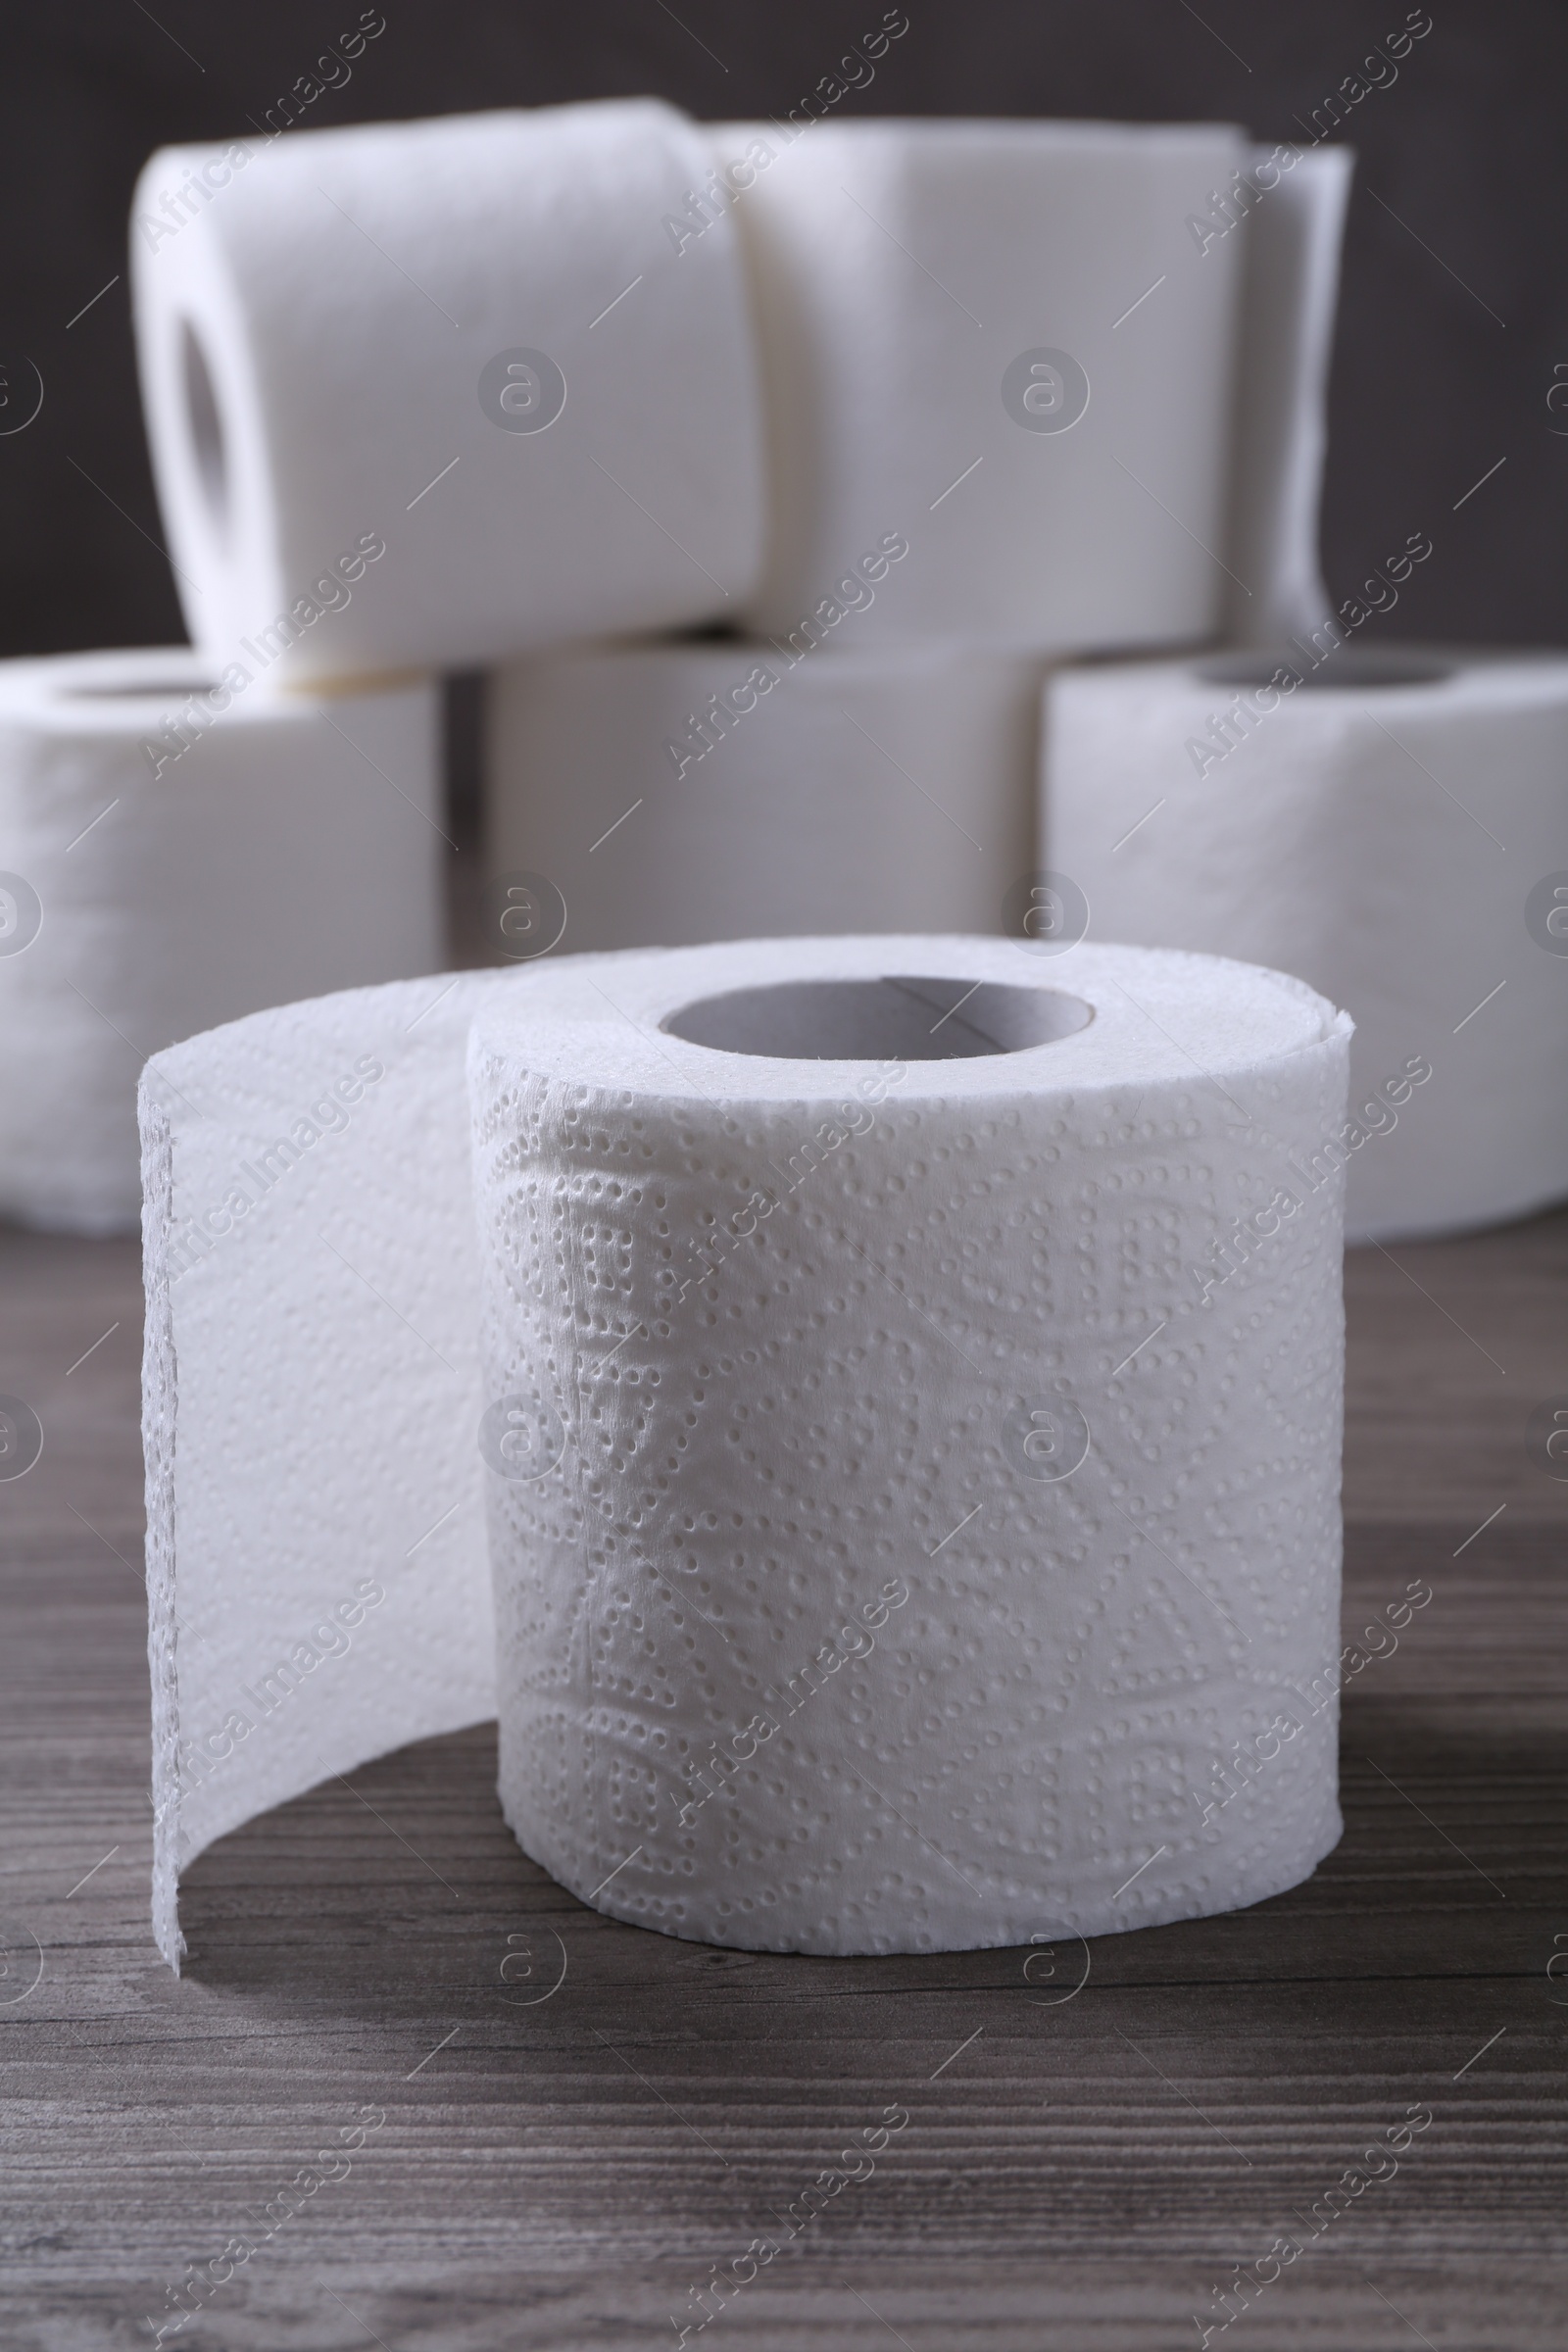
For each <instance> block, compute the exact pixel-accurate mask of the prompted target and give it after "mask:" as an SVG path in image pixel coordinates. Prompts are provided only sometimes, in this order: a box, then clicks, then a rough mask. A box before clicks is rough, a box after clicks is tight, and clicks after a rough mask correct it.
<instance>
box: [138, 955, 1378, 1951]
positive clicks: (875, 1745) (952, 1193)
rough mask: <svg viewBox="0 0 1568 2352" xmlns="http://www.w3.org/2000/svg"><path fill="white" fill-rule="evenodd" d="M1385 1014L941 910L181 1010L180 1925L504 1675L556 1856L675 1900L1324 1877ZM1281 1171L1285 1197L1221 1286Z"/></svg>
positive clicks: (768, 1934)
mask: <svg viewBox="0 0 1568 2352" xmlns="http://www.w3.org/2000/svg"><path fill="white" fill-rule="evenodd" d="M1346 1035H1347V1023H1346V1021H1345V1019H1344V1017H1343V1016H1341V1015H1336V1014H1335V1013H1334V1011H1333V1009H1332V1007H1331V1006H1329V1005H1326V1004H1324V1003H1323V1002H1322V1001H1321V1000H1320V999H1318V998H1316V997H1314V996H1313V995H1312V994H1311V992H1310V991H1309V990H1307V989H1306V988H1304V987H1303V986H1302V985H1301V984H1300V983H1299V982H1296V981H1292V980H1289V979H1285V978H1282V977H1281V976H1279V975H1277V974H1271V973H1266V972H1259V971H1256V970H1251V969H1249V968H1246V967H1242V966H1239V965H1235V964H1227V963H1222V962H1218V961H1215V960H1213V959H1209V958H1204V957H1190V956H1169V955H1157V954H1156V955H1151V954H1145V953H1140V952H1139V951H1136V950H1126V951H1123V950H1109V949H1099V948H1091V947H1088V946H1086V945H1080V946H1079V947H1077V948H1075V949H1073V950H1071V951H1070V952H1068V953H1066V954H1063V955H1060V956H1053V955H1052V954H1050V953H1049V952H1042V951H1041V950H1040V949H1039V947H1038V946H1024V945H1018V944H1014V943H1012V942H1010V941H1006V940H984V939H974V938H951V937H932V936H929V935H910V936H905V937H895V938H862V939H850V940H799V939H793V940H782V941H772V942H765V941H764V942H750V943H741V944H737V945H732V946H728V947H722V948H699V949H686V950H670V951H650V952H644V953H636V954H627V955H617V956H564V957H559V958H554V959H546V960H544V961H542V962H539V963H535V964H534V965H532V966H531V967H529V968H528V969H526V970H520V971H513V972H493V973H492V972H476V973H467V974H461V975H451V976H448V977H446V978H444V979H442V978H437V979H431V980H427V981H424V982H420V983H410V984H403V985H400V986H396V987H392V988H384V989H374V990H362V991H357V992H354V993H352V994H349V995H345V996H339V997H334V998H328V999H325V1000H322V1001H320V1002H318V1003H315V1004H305V1005H291V1006H287V1007H284V1008H283V1009H281V1010H278V1011H272V1012H266V1013H261V1014H257V1015H255V1016H253V1017H252V1018H250V1019H248V1020H245V1021H242V1022H239V1023H236V1024H234V1025H232V1026H231V1027H229V1028H226V1029H222V1030H218V1031H215V1032H213V1033H211V1034H209V1035H206V1036H204V1037H200V1038H195V1039H192V1040H190V1041H188V1042H187V1043H185V1044H184V1045H181V1046H177V1047H174V1048H172V1049H171V1050H170V1051H169V1052H168V1053H167V1054H162V1055H160V1056H159V1057H158V1059H157V1061H156V1062H155V1063H154V1065H153V1066H152V1068H151V1069H150V1070H149V1072H148V1075H147V1079H146V1081H145V1083H144V1088H143V1098H142V1110H143V1136H144V1145H145V1165H146V1180H147V1200H148V1208H147V1220H146V1235H147V1250H146V1266H147V1285H148V1322H147V1342H146V1386H145V1422H144V1425H145V1434H146V1441H147V1461H148V1521H149V1537H148V1562H149V1590H150V1593H151V1595H152V1631H151V1636H150V1642H151V1655H152V1667H153V1686H154V1726H155V1740H154V1776H155V1777H154V1791H155V1824H156V1840H157V1879H156V1894H155V1917H156V1920H157V1926H158V1934H159V1939H160V1943H161V1947H162V1948H163V1950H164V1951H165V1953H166V1955H167V1956H168V1957H169V1958H170V1959H171V1960H172V1961H173V1962H175V1963H176V1964H177V1957H178V1953H179V1950H180V1948H181V1946H180V1938H179V1929H178V1923H177V1916H176V1887H177V1878H178V1874H179V1871H180V1870H181V1868H183V1867H184V1865H185V1864H186V1863H187V1862H188V1861H189V1860H190V1859H191V1857H192V1856H193V1855H194V1854H195V1853H197V1852H198V1851H200V1850H201V1848H202V1847H203V1846H204V1845H206V1844H207V1843H209V1842H210V1841H211V1840H212V1839H213V1838H216V1837H218V1836H220V1835H221V1834H222V1833H223V1831H225V1830H227V1829H230V1828H232V1827H234V1826H235V1825H236V1824H237V1823H239V1822H242V1821H244V1820H246V1819H247V1818H249V1817H250V1816H252V1815H253V1814H255V1813H258V1812H260V1811H262V1810H264V1809H265V1808H267V1807H268V1806H270V1805H272V1804H276V1803H278V1802H279V1801H281V1800H282V1799H283V1798H285V1797H288V1796H292V1795H295V1794H297V1793H299V1792H300V1791H301V1790H302V1789H306V1788H309V1787H311V1786H312V1785H314V1784H315V1783H316V1782H318V1781H319V1780H321V1779H322V1778H324V1777H325V1776H326V1774H328V1773H329V1772H333V1771H340V1772H341V1771H348V1770H350V1769H352V1767H353V1766H354V1765H355V1764H356V1763H360V1762H363V1761H365V1760H366V1759H367V1758H368V1757H370V1756H372V1755H376V1754H380V1753H384V1752H385V1751H386V1750H388V1749H390V1748H392V1747H394V1746H397V1745H399V1744H401V1743H403V1742H405V1741H407V1740H414V1739H417V1738H421V1737H426V1736H429V1735H431V1734H433V1733H437V1732H441V1731H446V1730H451V1729H455V1728H457V1727H458V1726H460V1725H463V1724H466V1723H470V1722H473V1721H475V1720H477V1719H478V1718H480V1717H482V1716H485V1715H488V1714H490V1713H492V1712H494V1711H495V1710H496V1709H497V1708H498V1707H499V1712H500V1717H501V1727H502V1728H501V1739H502V1766H501V1787H502V1794H503V1801H504V1804H505V1806H506V1810H507V1814H508V1818H509V1820H510V1821H511V1822H512V1824H513V1827H514V1828H515V1831H516V1833H517V1835H518V1837H519V1838H520V1839H521V1841H522V1842H523V1844H524V1845H525V1847H526V1848H527V1850H528V1851H529V1852H530V1853H531V1854H533V1855H534V1856H535V1857H536V1858H538V1859H540V1860H541V1861H543V1862H544V1863H545V1864H546V1865H547V1867H549V1868H550V1869H551V1870H553V1871H554V1872H555V1873H556V1874H557V1876H558V1877H559V1878H560V1879H561V1881H562V1883H563V1884H564V1886H566V1887H569V1888H571V1889H572V1890H573V1891H574V1892H576V1893H577V1894H579V1895H580V1896H581V1897H582V1898H583V1899H584V1900H585V1901H590V1902H593V1903H596V1904H597V1905H599V1907H600V1908H602V1909H604V1910H607V1911H610V1912H612V1913H613V1915H615V1916H617V1917H620V1918H623V1919H628V1920H633V1921H637V1922H639V1923H641V1924H644V1925H647V1926H650V1927H654V1928H658V1929H661V1930H662V1931H663V1932H665V1933H670V1934H675V1935H683V1936H698V1937H707V1938H710V1939H711V1940H715V1941H719V1942H724V1943H730V1944H737V1945H744V1946H749V1947H757V1948H764V1947H765V1948H771V1949H786V1950H807V1951H837V1952H853V1951H875V1950H892V1949H930V1948H941V1947H943V1946H973V1945H980V1944H988V1943H990V1944H996V1943H1006V1942H1018V1943H1022V1942H1027V1941H1028V1939H1029V1938H1030V1937H1031V1936H1036V1935H1039V1934H1043V1933H1056V1932H1060V1931H1063V1930H1074V1931H1076V1932H1077V1933H1079V1934H1081V1935H1090V1934H1094V1933H1098V1932H1103V1931H1110V1930H1114V1929H1117V1928H1122V1927H1133V1926H1141V1925H1149V1924H1152V1923H1153V1922H1156V1921H1159V1920H1164V1919H1173V1918H1179V1917H1186V1916H1192V1915H1196V1914H1200V1913H1203V1912H1208V1911H1215V1910H1221V1909H1225V1908H1228V1907H1231V1906H1234V1905H1237V1904H1241V1903H1247V1902H1252V1901H1256V1900H1258V1899H1260V1898H1261V1897H1262V1896H1264V1895H1267V1894H1270V1893H1274V1892H1277V1891H1278V1890H1279V1889H1281V1888H1282V1887H1287V1886H1290V1885H1292V1884H1294V1883H1295V1882H1296V1881H1298V1880H1299V1879H1300V1878H1302V1877H1303V1876H1305V1875H1306V1874H1307V1873H1308V1872H1309V1871H1310V1870H1311V1869H1312V1867H1313V1866H1314V1864H1315V1863H1316V1861H1317V1860H1318V1859H1319V1858H1320V1857H1321V1855H1322V1854H1323V1853H1324V1852H1326V1851H1327V1850H1328V1848H1329V1847H1330V1846H1331V1845H1332V1844H1333V1842H1334V1840H1335V1838H1337V1836H1338V1834H1339V1813H1338V1807H1337V1803H1336V1781H1335V1748H1336V1725H1335V1715H1336V1705H1335V1688H1336V1677H1335V1674H1334V1661H1335V1660H1336V1659H1337V1657H1338V1651H1339V1631H1338V1588H1339V1522H1338V1508H1337V1503H1338V1481H1339V1455H1340V1416H1341V1362H1342V1328H1341V1309H1340V1287H1339V1263H1340V1243H1341V1189H1342V1188H1341V1185H1340V1181H1339V1178H1338V1176H1337V1175H1336V1174H1335V1173H1334V1172H1333V1171H1331V1172H1330V1175H1329V1176H1328V1178H1327V1180H1326V1181H1325V1182H1324V1183H1323V1184H1322V1185H1321V1186H1319V1187H1317V1188H1315V1189H1313V1190H1311V1191H1303V1192H1302V1194H1301V1197H1300V1198H1299V1201H1297V1202H1296V1203H1295V1205H1294V1206H1293V1207H1292V1208H1290V1209H1289V1210H1287V1209H1285V1208H1283V1207H1281V1206H1280V1201H1281V1196H1282V1193H1283V1192H1284V1191H1285V1189H1286V1188H1287V1185H1288V1178H1287V1176H1286V1175H1285V1173H1284V1172H1283V1171H1284V1169H1285V1167H1286V1165H1287V1163H1288V1162H1289V1161H1290V1160H1292V1159H1299V1158H1301V1157H1303V1156H1304V1155H1305V1154H1307V1153H1308V1152H1310V1150H1311V1149H1312V1147H1313V1145H1314V1143H1315V1141H1316V1139H1317V1138H1318V1137H1319V1136H1320V1135H1321V1134H1323V1133H1324V1132H1327V1131H1332V1130H1334V1129H1336V1128H1337V1127H1338V1125H1339V1124H1340V1123H1341V1122H1342V1121H1343V1116H1344V1087H1345V1054H1346ZM465 1064H467V1076H468V1083H467V1088H466V1086H465ZM333 1096H335V1097H336V1098H337V1099H338V1100H340V1101H341V1103H342V1105H343V1113H342V1117H341V1118H340V1119H337V1120H335V1121H332V1122H330V1123H329V1125H328V1126H326V1127H323V1128H322V1131H321V1132H320V1134H319V1138H318V1140H317V1141H316V1142H314V1143H312V1144H311V1145H309V1147H303V1146H296V1147H294V1148H293V1149H292V1151H290V1149H289V1147H288V1139H289V1138H290V1136H291V1135H293V1134H294V1133H295V1132H296V1130H295V1129H294V1126H293V1123H292V1122H293V1117H294V1114H295V1112H296V1110H297V1108H298V1106H299V1105H300V1104H302V1103H316V1102H320V1101H322V1100H323V1099H328V1098H331V1097H333ZM470 1103H471V1117H470ZM470 1139H471V1140H470ZM215 1209H217V1210H218V1211H219V1213H218V1214H217V1215H216V1217H215V1215H214V1213H213V1212H214V1210H215ZM1244 1218H1247V1219H1250V1220H1251V1221H1252V1224H1253V1225H1254V1226H1255V1225H1257V1224H1258V1223H1262V1224H1265V1225H1269V1226H1270V1232H1271V1236H1272V1238H1271V1240H1270V1242H1269V1243H1268V1244H1266V1245H1257V1246H1254V1248H1253V1249H1252V1250H1251V1251H1250V1253H1249V1255H1248V1256H1247V1258H1246V1261H1245V1262H1244V1263H1241V1264H1239V1265H1238V1266H1237V1268H1236V1269H1235V1271H1234V1273H1233V1275H1232V1277H1231V1278H1230V1279H1229V1280H1227V1281H1225V1282H1222V1283H1217V1282H1215V1281H1213V1280H1208V1279H1205V1280H1195V1279H1194V1270H1195V1268H1198V1269H1201V1268H1203V1267H1205V1266H1206V1265H1207V1263H1208V1257H1209V1253H1210V1251H1211V1249H1212V1246H1213V1243H1214V1240H1215V1237H1216V1235H1219V1234H1225V1233H1230V1232H1232V1231H1233V1230H1234V1229H1235V1227H1236V1225H1237V1224H1238V1222H1239V1221H1240V1220H1242V1219H1244ZM487 1513H488V1522H489V1531H488V1544H487V1540H486V1532H485V1518H486V1514H487ZM492 1586H493V1592H494V1606H495V1611H496V1617H495V1626H496V1628H497V1630H496V1631H493V1630H492V1600H491V1593H492Z"/></svg>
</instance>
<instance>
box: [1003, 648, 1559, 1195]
mask: <svg viewBox="0 0 1568 2352" xmlns="http://www.w3.org/2000/svg"><path fill="white" fill-rule="evenodd" d="M1325 642H1328V637H1327V633H1325V632H1320V633H1319V641H1317V642H1315V643H1314V642H1312V641H1308V642H1307V643H1305V644H1301V643H1297V644H1295V645H1293V646H1291V647H1289V648H1288V649H1287V651H1286V652H1285V653H1284V654H1282V655H1280V656H1278V657H1269V656H1265V657H1263V658H1261V659H1257V658H1247V657H1236V658H1233V659H1230V660H1224V659H1215V660H1211V661H1205V662H1139V663H1134V664H1126V663H1116V664H1107V665H1105V666H1103V667H1100V666H1085V667H1083V668H1081V669H1075V670H1063V671H1061V672H1058V673H1057V675H1056V676H1055V678H1054V681H1053V682H1052V684H1051V686H1050V688H1049V690H1048V694H1047V729H1046V747H1045V831H1046V840H1047V849H1046V852H1045V855H1046V858H1048V859H1049V861H1050V863H1051V865H1052V866H1053V867H1059V868H1061V869H1064V870H1065V871H1066V872H1067V873H1069V874H1070V875H1071V876H1072V878H1073V880H1074V882H1075V883H1076V884H1077V885H1078V886H1079V888H1080V889H1081V890H1082V891H1083V892H1084V893H1085V895H1086V896H1087V898H1088V900H1089V903H1090V907H1091V908H1092V915H1091V920H1090V927H1091V931H1092V933H1093V934H1094V935H1095V936H1102V935H1103V936H1108V937H1111V938H1116V939H1128V940H1136V941H1139V942H1142V943H1144V944H1146V945H1148V946H1153V947H1181V948H1192V949H1202V950H1205V951H1208V952H1210V953H1213V954H1217V955H1227V956H1246V957H1254V958H1257V959H1259V960H1266V961H1267V962H1269V963H1271V964H1274V965H1276V966H1278V967H1279V968H1281V969H1283V970H1286V971H1292V972H1297V973H1299V974H1300V976H1301V977H1302V978H1303V979H1305V980H1308V981H1310V983H1311V984H1312V986H1313V987H1314V988H1318V989H1321V990H1323V991H1324V992H1325V993H1326V994H1327V995H1329V996H1332V997H1333V998H1334V1000H1335V1001H1336V1002H1337V1003H1339V1004H1342V1005H1345V1006H1346V1007H1347V1009H1348V1011H1349V1013H1350V1015H1351V1017H1352V1018H1353V1020H1354V1022H1355V1042H1354V1045H1353V1047H1352V1050H1351V1063H1350V1067H1351V1096H1350V1117H1349V1121H1348V1125H1347V1126H1346V1128H1345V1131H1344V1134H1343V1136H1342V1137H1341V1138H1340V1139H1338V1140H1337V1141H1332V1142H1330V1141H1327V1140H1326V1141H1325V1145H1324V1151H1325V1152H1329V1153H1331V1154H1334V1155H1337V1156H1339V1157H1340V1158H1342V1159H1345V1160H1348V1169H1349V1193H1348V1211H1347V1215H1348V1229H1349V1232H1350V1235H1351V1238H1352V1239H1353V1238H1355V1237H1356V1236H1357V1235H1363V1234H1366V1235H1372V1236H1374V1237H1378V1238H1384V1239H1387V1238H1391V1237H1393V1236H1396V1235H1399V1234H1420V1233H1439V1232H1444V1231H1447V1230H1458V1229H1462V1228H1464V1227H1466V1226H1475V1225H1484V1224H1489V1223H1493V1222H1495V1221H1496V1220H1498V1219H1500V1218H1505V1217H1515V1216H1522V1215H1525V1214H1528V1213H1529V1212H1530V1211H1531V1210H1533V1209H1537V1208H1540V1207H1542V1206H1544V1204H1545V1203H1546V1202H1548V1201H1555V1200H1559V1199H1561V1198H1563V1197H1564V1196H1565V1195H1568V912H1564V909H1565V908H1568V659H1564V658H1563V657H1561V656H1559V655H1554V654H1545V653H1499V652H1491V651H1487V650H1484V649H1483V650H1476V651H1470V650H1467V649H1461V648H1453V647H1450V648H1446V649H1422V648H1411V647H1398V648H1395V649H1392V650H1391V651H1389V652H1388V653H1386V654H1377V655H1374V654H1373V653H1371V652H1370V651H1368V650H1366V649H1361V648H1357V647H1355V646H1353V645H1348V644H1343V643H1342V644H1340V645H1338V646H1337V647H1333V648H1332V650H1330V651H1328V652H1326V653H1325V652H1324V650H1323V645H1324V643H1325Z"/></svg>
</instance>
